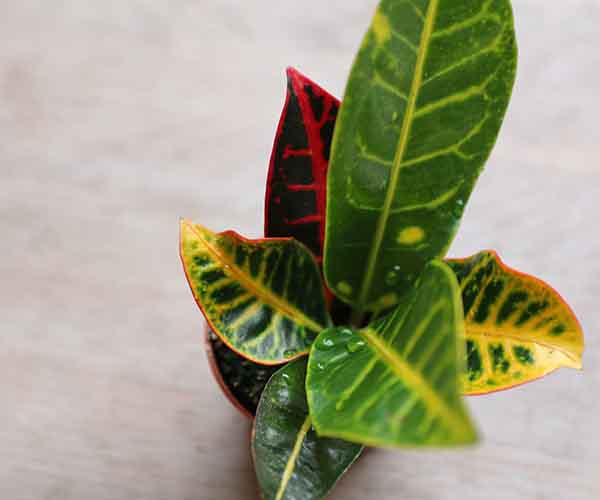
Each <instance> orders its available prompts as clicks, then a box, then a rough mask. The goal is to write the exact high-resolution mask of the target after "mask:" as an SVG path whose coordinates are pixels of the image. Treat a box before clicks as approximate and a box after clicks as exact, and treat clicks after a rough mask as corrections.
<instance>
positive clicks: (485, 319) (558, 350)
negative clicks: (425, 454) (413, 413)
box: [448, 251, 583, 395]
mask: <svg viewBox="0 0 600 500" xmlns="http://www.w3.org/2000/svg"><path fill="white" fill-rule="evenodd" d="M448 264H449V265H450V267H451V268H452V270H453V271H454V272H455V274H456V277H457V278H458V281H459V284H460V287H461V290H462V297H463V303H464V313H465V327H466V335H467V368H468V371H467V373H466V375H465V393H466V394H470V395H474V394H483V393H488V392H493V391H498V390H502V389H508V388H510V387H513V386H515V385H520V384H523V383H525V382H529V381H531V380H534V379H537V378H539V377H542V376H544V375H546V374H548V373H550V372H552V371H554V370H556V369H558V368H560V367H569V368H581V355H582V352H583V332H582V331H581V326H580V325H579V323H578V321H577V318H576V317H575V315H574V314H573V312H572V311H571V309H570V308H569V306H568V305H567V304H566V303H565V302H564V300H563V299H562V298H561V297H560V295H559V294H558V293H557V292H556V291H555V290H554V289H552V288H551V287H550V286H549V285H547V284H546V283H544V282H543V281H540V280H538V279H536V278H534V277H532V276H528V275H526V274H522V273H519V272H517V271H515V270H514V269H511V268H509V267H507V266H506V265H505V264H504V263H503V262H502V261H501V260H500V258H499V257H498V255H497V254H496V253H495V252H491V251H484V252H481V253H479V254H477V255H474V256H472V257H469V258H466V259H456V260H449V261H448Z"/></svg>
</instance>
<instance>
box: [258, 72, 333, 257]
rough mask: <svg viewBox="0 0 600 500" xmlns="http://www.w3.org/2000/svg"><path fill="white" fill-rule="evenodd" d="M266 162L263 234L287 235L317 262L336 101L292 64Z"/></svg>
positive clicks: (321, 240)
mask: <svg viewBox="0 0 600 500" xmlns="http://www.w3.org/2000/svg"><path fill="white" fill-rule="evenodd" d="M287 78H288V91H287V97H286V101H285V106H284V108H283V112H282V115H281V119H280V121H279V127H278V129H277V136H276V138H275V144H274V145H273V153H272V155H271V162H270V165H269V176H268V179H267V192H266V196H265V236H267V237H282V236H285V237H290V236H291V237H293V238H295V239H297V240H298V241H301V242H302V243H304V244H305V245H306V246H307V247H308V248H309V249H310V250H311V251H312V252H313V253H314V254H315V256H316V257H317V260H318V262H319V263H320V262H321V259H322V254H323V241H324V236H325V207H326V196H327V168H328V166H329V153H330V148H331V140H332V137H333V129H334V125H335V120H336V118H337V112H338V109H339V106H340V102H339V101H338V100H337V99H336V98H335V97H333V96H332V95H330V94H329V93H328V92H327V91H325V90H323V89H322V88H321V87H319V86H318V85H317V84H315V83H314V82H312V81H311V80H309V79H308V78H306V77H305V76H304V75H302V74H301V73H299V72H298V71H296V70H295V69H293V68H288V70H287Z"/></svg>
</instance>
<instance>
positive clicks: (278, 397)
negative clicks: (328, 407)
mask: <svg viewBox="0 0 600 500" xmlns="http://www.w3.org/2000/svg"><path fill="white" fill-rule="evenodd" d="M305 378H306V359H299V360H296V361H294V362H292V363H289V364H288V365H286V366H285V367H283V368H281V369H280V370H279V371H277V372H276V373H275V375H273V376H272V377H271V379H270V380H269V382H268V383H267V386H266V387H265V391H264V392H263V396H262V397H261V400H260V403H259V405H258V411H257V413H256V419H255V421H254V428H253V432H252V456H253V458H254V465H255V469H256V476H257V478H258V483H259V485H260V489H261V493H262V498H263V500H300V499H302V500H318V499H321V498H324V497H325V496H326V495H327V493H328V492H329V491H330V490H331V489H332V488H333V486H334V485H335V484H336V482H337V481H338V480H339V479H340V477H341V476H342V475H343V474H344V472H346V470H347V469H348V468H349V467H350V465H352V463H353V462H354V461H355V460H356V459H357V458H358V456H359V455H360V452H361V451H362V446H359V445H356V444H354V443H348V442H345V441H342V440H340V439H328V438H324V437H320V436H318V435H317V433H316V432H315V430H314V429H313V426H312V422H311V419H310V416H309V414H308V407H307V405H306V391H305V383H304V382H305Z"/></svg>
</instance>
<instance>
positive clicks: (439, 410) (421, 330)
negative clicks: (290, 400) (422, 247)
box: [307, 261, 476, 446]
mask: <svg viewBox="0 0 600 500" xmlns="http://www.w3.org/2000/svg"><path fill="white" fill-rule="evenodd" d="M463 372H464V325H463V315H462V304H461V301H460V290H459V288H458V284H457V282H456V278H455V277H454V275H453V273H452V271H451V270H450V268H449V267H448V266H446V265H445V264H444V263H442V262H440V261H433V262H431V263H430V264H428V266H427V267H426V268H425V270H424V271H423V275H422V276H421V278H420V279H419V281H418V282H417V285H416V288H414V289H413V290H412V291H410V292H409V293H408V294H406V295H405V296H403V298H402V301H401V302H400V304H399V305H398V307H397V308H396V310H395V311H394V312H393V313H392V314H391V315H390V316H388V317H386V318H383V319H381V320H378V321H376V322H375V323H374V324H372V325H370V326H369V327H367V328H364V329H362V330H359V331H352V330H350V329H348V328H333V329H329V330H326V331H325V332H323V333H322V334H321V335H320V336H319V338H318V339H317V341H316V342H315V343H314V345H313V347H312V349H311V353H310V358H309V365H308V376H307V395H308V403H309V407H310V414H311V417H312V419H313V423H314V426H315V428H316V429H317V431H318V433H319V435H323V436H330V437H338V438H342V439H347V440H349V441H354V442H357V443H362V444H367V445H373V446H426V445H436V446H446V445H460V444H469V443H472V442H474V441H475V440H476V434H475V430H474V429H473V426H472V424H471V420H470V418H469V416H468V415H467V412H466V410H465V408H464V406H463V402H462V397H461V389H462V384H461V377H462V374H463Z"/></svg>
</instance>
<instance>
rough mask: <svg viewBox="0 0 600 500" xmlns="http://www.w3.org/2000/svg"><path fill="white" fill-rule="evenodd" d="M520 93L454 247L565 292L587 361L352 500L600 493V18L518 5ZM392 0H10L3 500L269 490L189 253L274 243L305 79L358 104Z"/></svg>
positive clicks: (497, 400)
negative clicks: (280, 155)
mask: <svg viewBox="0 0 600 500" xmlns="http://www.w3.org/2000/svg"><path fill="white" fill-rule="evenodd" d="M515 4H516V14H517V18H518V29H519V32H518V34H519V41H520V49H521V59H520V68H519V78H518V83H517V89H516V92H515V97H514V100H513V102H512V106H511V108H510V111H509V116H508V119H507V122H506V126H505V127H504V129H503V131H502V136H501V139H500V141H499V143H498V146H497V149H496V150H495V152H494V154H493V157H492V159H491V160H490V162H489V164H488V168H487V170H486V172H485V174H484V175H483V176H482V178H481V181H480V184H479V186H478V188H477V189H476V191H475V194H474V197H473V199H472V202H471V203H470V205H469V207H468V211H467V215H466V217H465V220H464V223H463V226H462V228H461V232H460V236H459V238H458V239H457V241H456V242H455V244H454V246H453V248H452V251H451V254H452V255H466V254H471V253H474V252H476V251H477V250H479V249H482V248H496V249H498V250H499V251H500V253H501V255H502V256H503V257H504V259H505V260H506V262H507V263H508V264H510V265H513V266H515V267H517V268H519V269H522V270H526V271H529V272H531V273H534V274H536V275H538V276H540V277H542V278H544V279H546V280H547V281H549V282H550V283H552V284H553V285H555V286H556V287H557V288H558V289H559V290H560V291H561V292H562V293H563V294H564V296H565V297H566V298H567V299H568V301H569V302H570V303H571V304H572V305H573V307H574V308H575V310H576V311H577V312H578V314H579V316H580V319H581V321H582V323H583V326H584V328H585V330H586V333H587V351H586V356H585V371H584V372H581V373H580V372H575V371H561V372H559V373H556V374H554V375H552V376H550V377H548V378H546V379H545V380H543V381H541V382H538V383H536V384H533V385H529V386H526V387H523V388H520V389H517V390H513V391H511V392H507V393H501V394H497V395H494V396H491V397H488V398H476V399H471V400H469V405H470V407H471V409H472V411H473V413H474V414H475V416H476V417H477V421H478V423H479V426H480V429H481V431H482V433H483V437H484V441H483V443H482V444H481V445H480V446H479V447H477V448H476V449H470V450H462V451H453V452H443V453H432V452H427V453H422V452H411V451H405V452H389V451H385V452H384V451H372V452H370V453H368V454H366V455H365V456H364V458H363V459H362V460H361V461H360V462H359V463H358V464H357V465H356V466H355V467H354V469H353V470H352V471H351V473H350V475H349V476H348V477H346V478H345V479H344V481H343V483H342V484H341V485H340V486H339V488H338V489H337V490H336V492H335V494H334V495H332V498H333V499H356V500H359V499H361V500H362V499H364V498H378V499H382V500H383V499H402V500H439V499H442V500H451V499H461V500H481V499H487V500H496V499H497V500H500V499H502V500H505V499H507V498H509V499H511V500H530V499H531V500H555V499H558V500H563V499H564V500H597V499H598V498H600V431H599V430H598V426H599V425H600V397H599V396H600V393H599V390H600V389H599V387H600V368H599V366H598V365H599V363H600V345H599V341H598V334H599V332H598V328H599V326H600V307H599V306H598V301H599V300H600V258H599V257H600V234H599V232H600V222H599V218H598V214H599V213H600V210H599V207H600V201H599V200H600V154H599V152H600V146H599V145H600V127H599V125H598V114H599V113H600V105H599V94H598V90H599V89H600V70H599V68H600V41H599V40H600V34H599V33H600V32H599V31H598V26H599V25H600V3H599V2H598V1H597V0H579V1H576V0H566V1H564V2H548V1H544V0H517V1H515ZM374 5H375V1H374V0H368V1H367V0H364V1H361V0H331V1H323V0H304V1H303V2H301V3H298V2H291V1H287V0H281V1H278V2H239V1H236V0H222V1H216V0H198V1H191V0H189V1H184V0H180V1H169V2H160V1H158V0H119V1H117V0H114V1H105V2H92V1H85V0H84V1H81V0H70V1H68V0H65V1H61V2H39V1H33V0H0V41H1V43H0V186H1V188H2V194H1V195H0V235H1V236H0V242H1V245H2V246H1V249H2V258H1V259H0V380H1V382H0V446H1V449H2V453H1V454H0V498H1V499H11V500H38V499H46V500H50V499H55V500H59V499H60V500H64V499H86V500H135V499H144V500H200V499H202V500H234V499H235V500H238V499H242V500H246V499H248V500H250V499H254V498H256V493H255V481H254V478H253V472H252V468H251V463H250V459H249V453H248V443H247V438H248V432H249V430H248V425H247V423H246V422H245V421H244V420H243V419H242V418H241V417H239V416H238V415H237V413H236V412H235V411H234V410H233V409H232V408H231V407H230V406H229V404H228V403H227V402H226V401H225V400H224V399H223V398H222V397H221V394H220V392H219V389H218V387H217V386H216V385H215V384H214V382H213V380H212V378H211V376H210V373H209V369H208V366H207V363H206V360H205V356H204V353H203V347H202V338H201V333H200V332H201V325H202V321H201V318H200V315H199V313H198V311H197V310H196V306H195V305H194V302H193V300H192V297H191V295H190V293H189V290H188V288H187V284H186V283H185V279H184V276H183V273H182V271H181V266H180V263H179V260H178V256H177V227H178V218H179V217H180V216H185V217H189V218H191V219H193V220H197V221H199V222H202V223H203V224H205V225H207V226H209V227H211V228H213V229H215V230H217V229H226V228H234V229H237V230H239V231H242V232H243V233H246V234H248V235H249V236H257V235H259V234H260V231H261V225H262V216H261V208H262V203H263V202H262V195H263V184H264V181H265V176H266V168H267V162H268V155H269V150H270V146H271V143H272V139H273V135H274V131H275V127H276V124H277V119H278V115H279V111H280V108H281V105H282V102H283V93H284V68H285V66H286V65H288V64H292V65H295V66H297V67H298V68H300V69H301V70H303V71H304V72H306V73H307V74H308V75H310V76H311V77H313V78H314V79H316V80H317V81H319V82H321V83H322V84H323V85H324V86H325V87H326V88H329V89H331V91H333V92H335V93H336V94H337V95H340V94H341V93H342V90H343V83H344V81H345V78H346V75H347V72H348V69H349V66H350V63H351V60H352V56H353V54H354V51H355V49H356V48H357V46H358V44H359V41H360V38H361V37H362V34H363V31H364V30H365V28H366V26H367V24H368V21H369V17H370V15H371V12H372V9H373V7H374Z"/></svg>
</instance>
